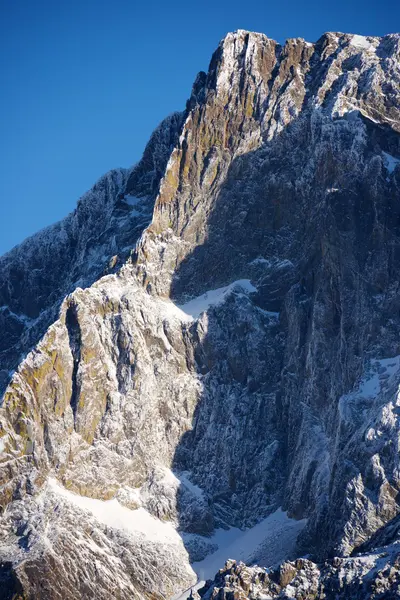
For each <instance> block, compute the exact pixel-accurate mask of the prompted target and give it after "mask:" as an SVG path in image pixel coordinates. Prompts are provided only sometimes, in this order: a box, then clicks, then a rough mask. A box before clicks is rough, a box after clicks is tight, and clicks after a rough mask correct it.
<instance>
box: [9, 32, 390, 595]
mask: <svg viewBox="0 0 400 600" xmlns="http://www.w3.org/2000/svg"><path fill="white" fill-rule="evenodd" d="M399 165H400V36H399V35H397V34H396V35H388V36H386V37H384V38H364V37H361V36H356V35H350V34H334V33H327V34H325V35H324V36H322V38H321V39H320V40H319V41H318V42H317V43H316V44H310V43H308V42H305V41H304V40H302V39H295V40H288V42H287V43H286V44H285V45H284V46H283V47H282V46H280V45H278V44H276V43H275V42H274V41H272V40H269V39H268V38H267V37H266V36H264V35H262V34H255V33H250V32H245V31H238V32H235V33H233V34H228V35H227V36H226V38H225V39H224V40H223V41H222V42H221V44H220V46H219V47H218V49H217V51H216V52H215V54H214V56H213V58H212V60H211V63H210V68H209V71H208V73H207V74H205V73H200V74H199V75H198V77H197V79H196V81H195V84H194V86H193V91H192V95H191V98H190V99H189V101H188V103H187V106H186V110H185V112H184V113H179V114H177V115H173V116H172V117H170V118H168V119H167V120H166V121H165V122H164V123H163V124H162V126H161V127H160V128H159V129H158V130H157V131H156V132H155V134H153V137H152V139H151V140H150V142H149V145H148V146H147V148H146V150H145V153H144V155H143V159H142V160H141V162H140V163H139V164H138V165H137V166H136V167H135V168H134V169H133V170H131V171H129V172H122V171H121V172H119V171H118V172H116V173H112V174H110V175H108V176H106V177H105V179H103V180H102V181H101V182H100V183H99V184H98V186H97V187H95V188H94V190H93V191H92V192H90V193H89V195H88V196H86V197H84V199H82V200H81V202H80V204H79V206H78V209H77V211H76V212H75V213H74V214H73V215H72V216H70V217H67V219H66V221H64V222H62V224H60V225H56V226H54V227H53V228H50V229H48V230H46V231H45V232H44V233H41V234H38V235H37V236H36V237H34V238H33V240H31V241H30V242H29V244H30V245H31V247H32V252H31V253H27V252H26V249H27V248H28V242H26V243H25V244H24V245H22V246H20V247H18V248H17V249H15V250H13V251H12V252H11V253H9V254H8V255H6V256H5V257H4V258H3V259H2V263H1V264H0V297H1V298H3V297H4V299H3V300H2V301H1V303H2V304H4V307H3V309H2V312H1V313H0V314H1V315H3V317H4V322H5V328H6V329H5V331H6V336H3V337H4V339H3V338H2V345H3V346H4V348H3V349H2V352H3V354H2V356H3V358H4V361H3V363H2V365H4V372H5V373H8V370H9V369H10V368H11V367H12V366H13V365H14V364H15V363H17V362H18V360H17V357H18V356H19V355H20V354H21V353H28V354H27V356H26V358H25V359H24V360H21V361H20V363H19V366H18V369H17V370H16V372H15V373H14V374H13V375H12V378H11V381H10V382H9V384H8V386H7V387H6V390H5V394H4V400H3V405H2V408H1V409H0V448H1V450H2V452H1V459H0V461H1V462H0V484H1V487H0V502H1V505H2V507H3V509H4V510H5V512H4V517H2V523H1V527H2V529H1V531H0V560H1V561H3V562H2V565H3V567H2V572H1V573H2V574H1V577H2V578H3V580H4V581H5V582H6V583H5V584H4V589H5V590H6V592H5V595H4V598H13V595H12V594H20V595H23V594H25V597H26V598H32V599H36V598H43V599H44V598H46V600H47V599H48V600H53V598H54V599H56V598H61V597H67V596H68V597H70V598H81V597H87V598H92V597H93V598H94V597H96V598H97V599H104V600H106V599H107V600H108V599H110V598H126V597H127V595H128V594H130V596H129V597H133V598H136V597H137V598H158V597H160V598H161V597H172V595H173V594H174V593H177V592H179V591H182V590H183V589H185V588H187V587H188V586H189V585H191V584H194V583H195V581H196V575H195V573H194V572H193V570H192V569H191V567H190V565H189V557H188V554H187V552H189V554H190V556H191V557H192V560H193V557H196V560H199V559H201V558H202V557H203V556H204V555H205V554H207V552H208V551H209V550H211V549H213V542H212V540H208V539H207V537H204V536H207V535H209V534H211V533H212V532H213V530H214V529H215V528H218V527H241V528H244V527H250V526H253V525H255V524H256V523H257V522H259V521H260V520H261V519H263V518H265V517H266V516H267V515H269V514H270V513H272V512H273V511H275V510H276V509H277V508H278V507H279V506H282V507H283V509H284V510H287V511H288V514H289V515H290V516H291V517H294V518H296V519H307V524H306V526H305V527H304V529H303V530H302V533H301V534H300V536H299V538H298V541H297V554H298V556H301V555H302V554H304V553H306V554H308V555H309V556H310V558H312V560H306V559H298V560H297V561H292V562H285V563H284V564H283V565H281V567H280V568H279V569H278V570H274V571H271V572H270V573H267V572H266V571H265V569H263V568H261V567H257V568H255V567H254V568H253V567H252V568H250V567H245V566H241V565H239V566H237V565H232V564H231V565H228V566H227V567H226V569H225V571H224V572H223V573H220V574H219V575H217V578H216V580H215V581H214V583H213V584H210V586H211V587H210V586H209V589H208V591H207V592H205V591H204V590H203V591H202V590H199V592H198V593H200V595H202V597H205V598H233V597H235V598H242V597H243V598H247V597H250V598H260V599H261V598H262V597H263V594H264V598H265V597H266V596H265V595H266V594H267V595H269V596H270V597H271V598H275V597H280V598H284V597H298V598H318V597H321V598H323V597H326V598H330V597H332V598H333V597H335V598H336V597H339V598H358V597H359V598H361V597H363V598H368V597H370V598H381V597H382V598H383V597H391V596H382V594H383V593H391V594H393V597H395V594H396V593H397V592H398V589H397V587H396V586H398V575H397V571H398V558H397V557H398V553H397V545H396V539H397V526H396V523H397V519H398V515H399V514H400V504H399V500H398V494H399V491H400V478H399V458H398V456H399V448H398V443H399V426H398V414H399V413H400V405H399V399H398V395H399V394H398V390H399V385H400V358H399V357H400V299H399V298H400V297H399V294H398V287H399V283H400V260H399V258H400V254H399V249H400V244H399V242H400V227H399V223H400V220H399V219H400V209H399V195H400V166H399ZM150 221H151V222H150ZM50 242H51V244H52V249H53V250H52V252H51V253H50V251H49V244H50ZM24 249H25V250H24ZM131 249H133V252H132V253H131ZM54 255H56V256H59V257H60V260H56V261H55V268H54V271H51V269H50V266H49V265H50V261H53V260H54ZM63 257H64V260H63ZM110 260H111V262H110ZM35 265H40V269H39V271H36V267H35ZM49 270H50V271H51V272H50V274H49V276H47V271H49ZM13 274H14V275H15V274H17V275H18V277H17V275H15V276H14V275H13ZM17 280H18V281H23V282H24V285H23V288H22V287H21V288H19V287H18V286H17ZM234 282H237V283H234ZM227 286H228V287H227ZM82 288H86V289H82ZM216 288H218V289H217V291H210V290H215V289H216ZM220 288H221V289H220ZM66 294H68V295H66ZM64 296H66V297H65V299H64V300H62V298H63V297H64ZM194 297H195V298H197V299H196V300H193V298H194ZM3 317H2V318H3ZM56 317H57V318H56ZM51 323H52V324H51ZM42 335H43V337H42V339H41V341H40V342H39V343H38V344H37V345H36V346H35V344H36V342H37V341H38V339H39V337H40V336H42ZM34 346H35V347H34ZM7 377H8V375H7ZM110 502H111V504H109V503H110ZM82 503H83V504H82ZM111 509H112V510H111ZM107 510H111V513H112V514H113V515H114V516H113V518H112V519H111V517H110V516H109V514H108V513H107V515H106V512H107ZM126 511H128V512H126ZM110 519H111V520H110ZM138 519H139V520H138ZM73 523H74V524H75V526H74V527H73V526H72V524H73ZM129 523H133V524H135V523H136V525H135V527H136V529H135V528H134V527H133V525H132V526H131V525H129ZM157 524H158V527H159V528H160V532H161V531H163V532H164V533H163V534H162V536H164V537H161V538H160V542H159V545H158V546H157V547H156V546H155V544H154V538H153V537H152V531H153V527H157ZM165 527H166V528H167V529H165ZM163 528H164V529H163ZM177 530H178V531H179V532H180V533H182V535H183V539H184V540H185V544H186V550H185V548H184V546H183V543H182V541H181V540H180V538H179V536H178V534H177V533H176V532H177ZM184 534H187V536H192V537H190V538H189V537H187V536H186V537H185V535H184ZM160 535H161V533H160ZM196 536H197V537H196ZM201 536H203V537H201ZM189 539H190V540H191V541H190V542H188V540H189ZM383 547H385V548H386V549H382V548H383ZM376 548H379V550H376ZM361 552H362V554H360V553H361ZM352 553H353V554H354V553H355V555H354V557H351V558H349V556H350V555H351V554H352ZM357 553H358V554H359V555H358V554H357ZM385 553H386V555H385ZM260 556H261V554H260ZM288 558H293V557H288ZM383 559H384V560H383ZM313 561H314V562H313ZM370 563H371V564H370ZM372 563H373V565H372ZM93 565H95V566H93ZM265 566H269V565H265ZM372 571H373V573H372ZM45 580H46V581H47V582H48V584H46V585H47V587H46V588H43V587H41V586H42V582H43V581H45ZM221 586H222V587H221ZM9 590H11V591H9ZM21 590H22V591H21ZM221 590H222V591H221ZM327 590H329V593H331V592H332V590H336V591H335V593H336V592H337V594H338V595H337V596H332V595H331V596H329V594H328V591H327ZM332 593H333V592H332ZM362 593H364V596H362V595H360V594H362ZM6 594H8V595H6ZM204 594H205V595H204ZM235 594H236V595H235ZM291 594H292V595H291ZM293 594H295V595H293ZM296 594H297V595H296ZM323 594H325V596H324V595H323ZM352 594H353V595H352ZM357 594H358V595H357ZM379 594H381V595H379ZM22 597H23V596H22Z"/></svg>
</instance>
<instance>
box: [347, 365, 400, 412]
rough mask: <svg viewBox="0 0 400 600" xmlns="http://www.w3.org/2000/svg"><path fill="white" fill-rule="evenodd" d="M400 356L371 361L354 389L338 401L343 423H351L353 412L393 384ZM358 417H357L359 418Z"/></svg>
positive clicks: (397, 372) (396, 375)
mask: <svg viewBox="0 0 400 600" xmlns="http://www.w3.org/2000/svg"><path fill="white" fill-rule="evenodd" d="M399 370H400V356H394V357H393V358H383V359H379V360H371V361H370V363H369V366H368V368H367V370H366V372H365V373H364V375H363V376H362V378H361V380H360V381H359V383H357V384H356V386H355V389H354V390H353V391H352V392H350V393H349V394H345V395H344V396H342V397H341V398H340V399H339V412H340V415H341V418H342V419H343V420H344V421H352V420H353V419H354V418H355V414H354V412H355V411H356V412H358V411H359V410H360V406H361V405H362V404H363V403H364V409H365V408H366V407H367V406H368V405H365V401H368V400H374V399H375V398H377V397H378V396H379V394H380V393H381V392H383V391H385V390H387V389H388V388H389V387H390V386H391V385H392V384H393V383H395V382H396V381H397V379H398V376H399ZM359 416H360V415H358V418H359Z"/></svg>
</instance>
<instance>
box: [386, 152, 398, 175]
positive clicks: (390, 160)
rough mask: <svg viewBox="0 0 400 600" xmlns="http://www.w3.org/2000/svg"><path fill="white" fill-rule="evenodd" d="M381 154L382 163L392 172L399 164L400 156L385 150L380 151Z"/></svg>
mask: <svg viewBox="0 0 400 600" xmlns="http://www.w3.org/2000/svg"><path fill="white" fill-rule="evenodd" d="M382 154H383V163H384V165H385V167H386V169H387V170H388V171H389V173H393V171H394V170H395V168H396V167H397V166H398V165H400V158H396V157H395V156H392V155H391V154H388V153H387V152H382Z"/></svg>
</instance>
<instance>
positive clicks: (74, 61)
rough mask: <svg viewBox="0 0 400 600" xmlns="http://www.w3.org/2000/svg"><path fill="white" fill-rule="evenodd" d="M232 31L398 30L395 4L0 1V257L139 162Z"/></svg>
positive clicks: (311, 37)
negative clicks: (113, 172)
mask: <svg viewBox="0 0 400 600" xmlns="http://www.w3.org/2000/svg"><path fill="white" fill-rule="evenodd" d="M235 29H250V30H253V31H261V32H263V33H266V34H267V35H268V36H269V37H272V38H274V39H276V40H278V41H279V42H284V41H285V39H286V38H288V37H304V38H305V39H307V40H308V41H315V40H317V39H318V38H319V37H320V36H321V34H322V33H324V32H325V31H345V32H350V33H360V34H364V35H384V34H385V33H391V32H395V31H399V30H400V2H397V1H396V0H379V2H377V1H376V0H355V1H352V0H347V1H344V0H335V1H333V2H329V3H324V2H322V1H321V0H319V1H314V0H313V1H307V0H303V1H302V2H295V1H294V0H286V1H285V2H284V1H280V2H277V1H276V0H275V2H269V1H265V0H264V1H259V0H252V1H251V2H250V1H249V2H245V1H244V0H240V1H235V0H229V1H228V0H214V1H208V0H203V1H192V2H190V1H189V2H188V1H187V0H186V1H185V2H183V1H180V0H178V1H174V0H169V1H168V2H161V1H151V0H147V1H143V0H141V1H140V2H139V1H138V0H136V1H135V0H130V1H128V0H112V1H111V0H0V61H1V64H0V89H1V94H0V254H2V253H4V252H6V251H7V250H9V249H10V248H11V247H12V246H14V245H15V244H17V243H19V242H20V241H22V240H23V239H24V238H25V237H27V236H28V235H30V234H32V233H34V232H35V231H37V230H38V229H41V228H42V227H44V226H46V225H48V224H50V223H53V222H55V221H57V220H59V219H61V218H62V217H63V216H65V215H66V214H67V213H68V212H70V211H71V210H73V208H74V207H75V204H76V201H77V199H78V198H79V197H80V196H81V195H82V194H83V193H84V192H85V191H86V190H87V189H89V188H90V187H91V186H92V185H93V183H94V182H95V181H96V180H97V179H98V178H99V177H100V176H101V175H102V174H103V173H105V172H106V171H108V170H110V169H112V168H114V167H119V166H122V167H128V166H130V165H132V164H133V163H135V162H136V161H137V160H138V159H139V158H140V156H141V153H142V151H143V148H144V145H145V143H146V141H147V140H148V138H149V136H150V134H151V132H152V130H153V129H154V127H155V126H156V125H157V123H158V122H159V121H160V120H161V119H162V118H163V117H165V116H166V115H167V114H169V113H171V112H173V111H174V110H181V109H182V108H183V107H184V106H185V102H186V99H187V97H188V95H189V94H190V89H191V85H192V82H193V80H194V78H195V76H196V73H197V72H198V71H200V70H206V69H207V67H208V62H209V60H210V58H211V54H212V52H213V51H214V49H215V48H216V46H217V44H218V42H219V40H220V39H221V38H222V37H223V36H224V35H225V34H226V33H227V32H228V31H233V30H235Z"/></svg>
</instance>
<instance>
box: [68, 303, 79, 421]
mask: <svg viewBox="0 0 400 600" xmlns="http://www.w3.org/2000/svg"><path fill="white" fill-rule="evenodd" d="M65 326H66V328H67V331H68V338H69V346H70V349H71V354H72V358H73V361H74V366H73V370H72V389H71V398H70V405H71V408H72V412H73V414H74V419H75V415H76V410H77V406H78V398H79V392H80V384H79V382H78V369H79V364H80V361H81V342H82V339H81V338H82V336H81V328H80V325H79V321H78V307H77V305H76V304H70V305H69V306H68V308H67V312H66V315H65Z"/></svg>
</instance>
